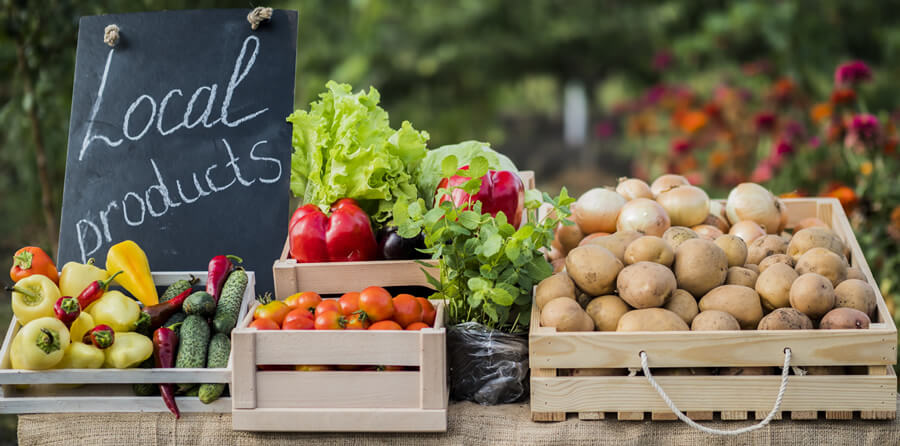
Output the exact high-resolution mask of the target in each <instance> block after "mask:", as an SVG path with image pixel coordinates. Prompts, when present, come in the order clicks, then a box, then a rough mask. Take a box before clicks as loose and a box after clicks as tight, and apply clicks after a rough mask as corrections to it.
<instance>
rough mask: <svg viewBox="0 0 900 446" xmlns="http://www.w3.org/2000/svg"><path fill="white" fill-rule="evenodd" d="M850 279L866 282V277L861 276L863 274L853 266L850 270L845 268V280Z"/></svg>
mask: <svg viewBox="0 0 900 446" xmlns="http://www.w3.org/2000/svg"><path fill="white" fill-rule="evenodd" d="M850 279H857V280H862V281H864V282H865V281H866V280H868V279H866V276H865V275H864V274H863V272H862V271H861V270H860V269H859V268H857V267H855V266H854V267H851V268H847V280H850Z"/></svg>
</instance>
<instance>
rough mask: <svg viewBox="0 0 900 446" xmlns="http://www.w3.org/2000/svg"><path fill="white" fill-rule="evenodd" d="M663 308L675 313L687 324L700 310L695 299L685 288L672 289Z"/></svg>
mask: <svg viewBox="0 0 900 446" xmlns="http://www.w3.org/2000/svg"><path fill="white" fill-rule="evenodd" d="M663 308H665V309H666V310H669V311H671V312H673V313H675V314H677V315H678V317H680V318H681V319H682V320H683V321H684V322H685V323H687V324H688V325H690V324H691V321H693V320H694V317H695V316H697V313H699V312H700V310H699V309H698V308H697V299H694V296H692V295H691V293H688V292H687V291H685V290H675V291H673V292H672V295H671V296H669V300H667V301H666V305H665V307H663Z"/></svg>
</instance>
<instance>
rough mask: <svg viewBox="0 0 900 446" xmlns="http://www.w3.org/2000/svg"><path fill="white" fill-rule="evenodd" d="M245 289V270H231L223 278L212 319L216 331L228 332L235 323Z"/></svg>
mask: <svg viewBox="0 0 900 446" xmlns="http://www.w3.org/2000/svg"><path fill="white" fill-rule="evenodd" d="M246 290H247V272H246V271H244V270H243V268H238V269H236V270H234V271H232V272H231V274H229V275H228V278H227V279H225V285H223V286H222V295H221V296H219V305H218V306H217V307H216V317H215V318H214V319H213V328H215V329H216V333H225V334H230V333H231V330H232V329H234V326H235V325H237V323H238V315H239V313H240V312H241V303H242V302H243V300H244V291H246Z"/></svg>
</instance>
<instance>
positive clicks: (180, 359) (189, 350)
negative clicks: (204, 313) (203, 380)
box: [175, 315, 209, 390]
mask: <svg viewBox="0 0 900 446" xmlns="http://www.w3.org/2000/svg"><path fill="white" fill-rule="evenodd" d="M208 347H209V325H208V324H207V323H206V319H205V318H203V317H201V316H197V315H188V316H187V317H186V318H185V319H184V322H183V323H182V324H181V333H179V341H178V356H177V357H176V358H175V368H179V369H202V368H203V367H204V366H206V350H207V348H208ZM190 386H193V384H179V385H178V388H179V389H180V390H185V389H187V388H188V387H190Z"/></svg>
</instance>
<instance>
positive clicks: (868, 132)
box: [844, 114, 881, 147]
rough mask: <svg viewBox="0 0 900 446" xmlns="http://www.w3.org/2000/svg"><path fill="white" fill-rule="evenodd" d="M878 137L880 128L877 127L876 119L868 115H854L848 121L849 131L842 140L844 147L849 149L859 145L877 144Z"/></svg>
mask: <svg viewBox="0 0 900 446" xmlns="http://www.w3.org/2000/svg"><path fill="white" fill-rule="evenodd" d="M880 135H881V128H880V126H879V125H878V118H876V117H874V116H872V115H870V114H860V115H856V116H854V117H853V119H852V120H851V121H850V129H849V131H848V132H847V137H846V138H845V139H844V145H846V146H848V147H850V146H854V145H856V143H861V144H862V145H865V146H871V145H873V144H875V143H877V142H878V139H879V136H880Z"/></svg>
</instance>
